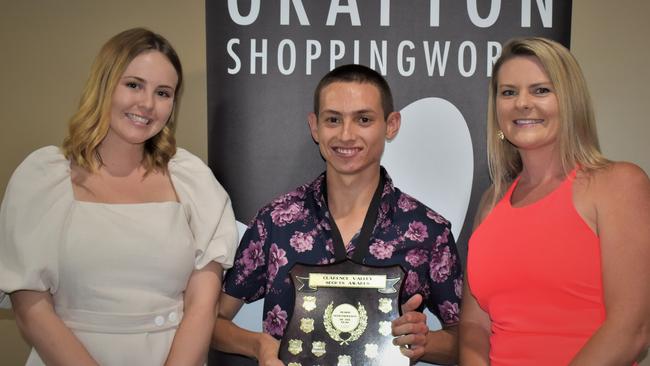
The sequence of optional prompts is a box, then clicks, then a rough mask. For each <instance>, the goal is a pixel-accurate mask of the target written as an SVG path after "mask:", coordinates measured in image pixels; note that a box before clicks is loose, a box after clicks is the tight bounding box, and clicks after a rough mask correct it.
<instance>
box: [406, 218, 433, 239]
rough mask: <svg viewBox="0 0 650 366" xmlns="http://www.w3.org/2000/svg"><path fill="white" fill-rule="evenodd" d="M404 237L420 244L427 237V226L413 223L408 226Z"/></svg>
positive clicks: (416, 222)
mask: <svg viewBox="0 0 650 366" xmlns="http://www.w3.org/2000/svg"><path fill="white" fill-rule="evenodd" d="M404 236H405V237H407V238H409V239H411V240H413V241H417V242H420V243H422V242H423V241H424V239H426V238H428V237H429V233H427V226H426V225H424V224H423V223H422V222H420V221H413V222H411V223H410V224H409V229H408V230H407V231H406V233H405V234H404Z"/></svg>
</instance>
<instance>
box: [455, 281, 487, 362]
mask: <svg viewBox="0 0 650 366" xmlns="http://www.w3.org/2000/svg"><path fill="white" fill-rule="evenodd" d="M465 278H467V277H465ZM490 326H491V322H490V317H489V316H488V314H487V313H486V312H485V311H483V309H481V307H480V306H479V305H478V302H477V301H476V299H475V298H474V296H473V295H472V292H471V291H470V290H469V286H468V285H467V281H465V284H464V285H463V306H462V307H461V310H460V325H459V329H458V331H459V340H460V347H459V348H460V363H459V364H460V365H472V366H474V365H476V366H480V365H489V364H490V358H489V354H490V332H491V330H490Z"/></svg>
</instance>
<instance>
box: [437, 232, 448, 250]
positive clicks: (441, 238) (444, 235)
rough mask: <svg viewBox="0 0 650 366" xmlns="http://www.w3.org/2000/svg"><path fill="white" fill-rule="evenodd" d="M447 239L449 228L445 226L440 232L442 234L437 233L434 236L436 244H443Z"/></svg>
mask: <svg viewBox="0 0 650 366" xmlns="http://www.w3.org/2000/svg"><path fill="white" fill-rule="evenodd" d="M448 241H449V229H448V228H445V230H444V231H443V232H442V234H440V235H438V236H437V237H436V246H438V245H440V244H445V243H446V242H448Z"/></svg>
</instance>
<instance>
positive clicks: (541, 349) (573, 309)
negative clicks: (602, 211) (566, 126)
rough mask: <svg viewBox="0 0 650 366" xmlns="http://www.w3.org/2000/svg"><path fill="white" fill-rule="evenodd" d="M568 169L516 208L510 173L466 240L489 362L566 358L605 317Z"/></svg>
mask: <svg viewBox="0 0 650 366" xmlns="http://www.w3.org/2000/svg"><path fill="white" fill-rule="evenodd" d="M575 174H576V173H575V170H574V171H572V172H571V173H570V174H569V176H568V177H567V179H565V181H564V182H562V183H561V184H560V186H558V188H556V189H555V190H554V191H553V192H551V193H549V194H548V195H547V196H545V197H544V198H542V199H540V200H538V201H537V202H534V203H532V204H529V205H527V206H524V207H519V208H515V207H512V205H511V203H510V198H511V196H512V192H513V190H514V188H515V187H516V185H517V183H518V181H519V178H517V179H516V180H515V182H514V183H513V184H512V186H511V187H510V188H509V189H508V191H507V192H506V194H505V196H504V197H503V199H502V200H501V201H500V202H498V203H497V205H496V206H495V207H494V209H493V210H492V212H491V213H490V214H489V215H488V216H487V217H486V218H485V220H484V221H483V223H482V224H481V225H480V226H479V227H478V228H477V229H476V231H475V232H474V234H473V235H472V237H471V239H470V242H469V252H468V259H467V272H468V281H469V282H468V283H469V286H470V289H471V291H472V293H473V294H474V296H475V297H476V299H477V300H478V303H479V305H480V306H481V308H482V309H483V310H484V311H486V312H487V313H488V314H489V315H490V319H491V320H492V334H491V336H490V360H491V365H492V366H502V365H517V366H522V365H567V364H568V363H569V362H570V361H571V359H572V358H573V357H574V356H575V355H576V354H577V353H578V351H579V350H580V348H581V347H582V346H583V345H584V344H585V343H586V342H587V340H588V339H589V338H590V337H591V335H592V334H593V333H594V332H595V331H596V330H597V329H598V327H599V326H600V325H601V324H602V322H603V321H604V320H605V306H604V301H603V288H602V279H601V260H600V240H599V238H598V237H597V236H596V234H595V233H594V232H593V231H592V230H591V229H590V228H589V226H588V225H587V224H586V223H585V222H584V220H583V219H582V217H580V215H579V214H578V212H577V211H576V210H575V208H574V206H573V198H572V197H573V192H572V186H573V181H574V179H575Z"/></svg>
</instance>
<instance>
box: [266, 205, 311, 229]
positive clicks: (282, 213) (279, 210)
mask: <svg viewBox="0 0 650 366" xmlns="http://www.w3.org/2000/svg"><path fill="white" fill-rule="evenodd" d="M306 216H307V212H306V211H305V209H304V207H303V203H302V202H299V203H296V202H290V201H289V202H286V201H284V202H278V204H277V205H276V206H275V207H274V208H273V211H271V220H273V223H274V224H275V225H277V226H280V227H282V226H286V225H287V224H291V223H293V222H295V221H297V220H302V219H304V218H305V217H306Z"/></svg>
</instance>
